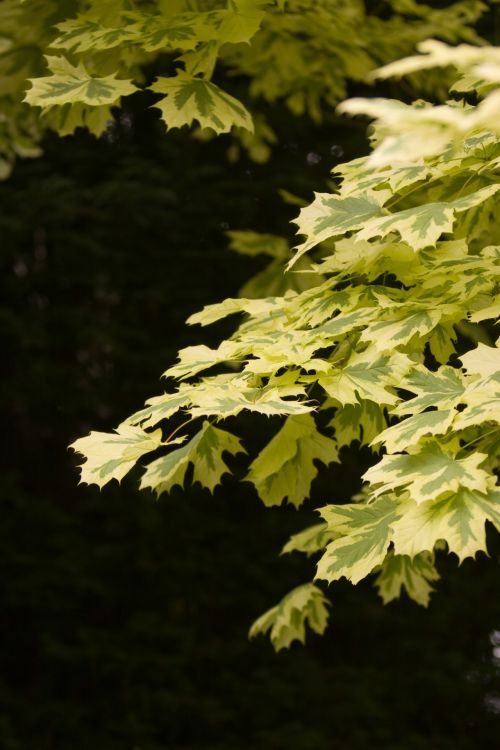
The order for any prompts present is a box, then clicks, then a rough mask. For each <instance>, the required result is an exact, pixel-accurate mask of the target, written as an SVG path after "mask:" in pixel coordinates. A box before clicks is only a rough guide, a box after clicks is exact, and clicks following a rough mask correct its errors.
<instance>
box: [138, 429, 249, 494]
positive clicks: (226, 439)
mask: <svg viewBox="0 0 500 750" xmlns="http://www.w3.org/2000/svg"><path fill="white" fill-rule="evenodd" d="M226 451H227V452H228V453H231V454H236V453H245V452H246V451H245V450H244V448H242V446H241V442H240V440H239V439H238V438H237V437H235V436H234V435H232V434H231V433H230V432H226V430H220V429H219V428H217V427H214V426H213V425H211V424H210V423H209V422H204V424H203V427H202V428H201V430H200V431H199V432H198V433H197V434H196V435H195V436H194V437H193V438H192V439H191V440H190V441H189V442H188V443H186V444H185V445H183V446H182V448H177V450H174V451H172V452H171V453H168V454H167V455H166V456H162V457H161V458H157V459H156V460H155V461H152V462H151V463H150V464H149V465H148V467H147V469H146V471H145V473H144V474H143V476H142V480H141V488H145V487H150V488H151V489H152V490H154V491H155V492H156V494H157V495H160V494H161V493H162V492H169V491H170V490H171V489H172V487H174V486H175V485H180V486H183V485H184V480H185V477H186V471H187V469H188V467H189V464H190V463H191V464H193V483H195V482H199V483H200V484H201V485H202V486H203V487H207V488H208V489H209V490H210V491H211V492H213V490H214V488H215V487H216V486H217V485H218V484H219V483H220V481H221V477H222V475H223V474H225V473H226V472H228V471H229V469H228V467H227V465H226V463H225V462H224V461H223V459H222V454H223V453H224V452H226Z"/></svg>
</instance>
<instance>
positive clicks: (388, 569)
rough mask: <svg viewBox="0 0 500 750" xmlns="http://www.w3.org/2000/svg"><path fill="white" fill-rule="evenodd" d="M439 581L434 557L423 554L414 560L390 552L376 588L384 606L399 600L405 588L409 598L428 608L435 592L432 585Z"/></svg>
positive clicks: (376, 581)
mask: <svg viewBox="0 0 500 750" xmlns="http://www.w3.org/2000/svg"><path fill="white" fill-rule="evenodd" d="M437 580H439V574H438V572H437V570H436V568H435V567H434V555H433V554H432V553H430V552H421V553H420V554H419V555H416V557H414V558H413V559H412V558H411V557H409V556H408V555H395V554H394V553H393V552H392V551H391V552H389V554H388V555H387V557H386V558H385V560H384V562H383V564H382V570H381V571H380V573H379V575H378V576H377V578H376V579H375V586H376V587H377V588H378V592H379V594H380V596H381V597H382V600H383V602H384V604H387V603H388V602H391V601H393V600H394V599H399V597H400V595H401V589H402V588H403V587H404V588H405V589H406V593H407V594H408V596H409V597H410V598H411V599H413V600H414V601H415V602H417V604H421V605H422V606H423V607H427V606H428V604H429V597H430V595H431V593H432V592H433V590H434V589H433V588H432V586H431V583H434V582H435V581H437Z"/></svg>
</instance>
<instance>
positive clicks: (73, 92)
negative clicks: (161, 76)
mask: <svg viewBox="0 0 500 750" xmlns="http://www.w3.org/2000/svg"><path fill="white" fill-rule="evenodd" d="M46 59H47V64H48V66H49V68H50V70H51V71H52V73H53V75H51V76H46V77H44V78H32V79H30V81H31V83H32V84H33V85H32V88H31V89H30V90H29V91H27V92H26V96H25V98H24V101H25V102H28V104H31V105H33V106H39V107H52V106H53V105H55V104H70V103H80V102H81V103H83V104H91V105H93V106H101V105H103V104H116V103H117V102H118V100H119V99H120V97H122V96H128V94H133V93H134V91H137V90H138V89H137V86H134V84H133V83H132V81H126V80H121V79H118V78H116V76H117V73H114V74H113V75H108V76H105V77H103V78H97V77H95V76H92V75H90V74H89V73H88V72H87V71H86V69H85V67H84V65H83V63H80V64H79V65H78V66H77V67H75V66H74V65H72V64H71V63H70V62H69V61H68V60H66V59H65V58H63V57H47V58H46Z"/></svg>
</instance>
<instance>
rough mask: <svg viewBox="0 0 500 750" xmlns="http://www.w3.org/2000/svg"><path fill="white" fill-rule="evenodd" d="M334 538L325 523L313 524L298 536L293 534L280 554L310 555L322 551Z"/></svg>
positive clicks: (333, 534)
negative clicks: (299, 553)
mask: <svg viewBox="0 0 500 750" xmlns="http://www.w3.org/2000/svg"><path fill="white" fill-rule="evenodd" d="M335 536H336V533H335V532H332V531H330V530H329V529H328V525H327V524H326V523H315V524H314V525H313V526H309V527H308V528H307V529H304V530H303V531H299V533H298V534H293V536H291V537H290V539H289V540H288V542H287V543H286V544H285V546H284V547H283V549H282V550H281V554H284V553H286V552H305V553H306V554H307V555H312V554H313V552H318V551H319V550H320V549H323V547H325V545H326V544H327V543H328V542H331V541H332V539H333V538H334V537H335Z"/></svg>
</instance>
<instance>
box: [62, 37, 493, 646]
mask: <svg viewBox="0 0 500 750" xmlns="http://www.w3.org/2000/svg"><path fill="white" fill-rule="evenodd" d="M446 49H448V48H444V47H442V46H440V47H435V46H434V47H433V46H432V45H431V46H430V47H428V48H426V50H430V53H429V52H426V54H431V55H432V54H434V53H435V54H438V52H439V54H441V53H442V55H443V57H442V59H443V60H444V59H446V60H451V62H452V64H456V66H457V67H458V68H459V71H460V73H461V74H462V76H465V75H467V71H469V72H470V71H471V70H472V71H473V73H474V75H475V76H479V75H483V76H484V78H482V79H481V80H482V81H483V83H484V85H482V84H481V86H479V90H478V92H477V94H478V97H479V104H477V105H476V106H472V105H470V104H466V103H464V102H461V103H458V104H457V103H452V104H446V105H440V106H437V107H436V106H434V107H433V106H431V105H429V106H421V105H418V106H416V107H406V106H394V104H393V103H391V102H388V103H385V104H384V103H380V102H371V103H368V104H367V105H366V108H365V110H363V111H366V113H367V114H370V113H371V114H376V116H377V117H378V118H379V119H378V121H377V122H376V123H375V129H374V132H375V136H374V150H373V154H375V157H372V156H369V157H365V158H361V159H356V160H355V161H353V162H350V163H348V164H346V165H343V166H341V167H340V169H339V170H338V173H339V174H340V179H339V181H338V190H337V193H335V194H332V195H330V194H319V195H317V196H316V198H315V200H314V202H313V203H312V204H311V206H309V207H307V208H305V209H303V210H302V212H301V214H300V217H299V219H298V225H299V232H300V233H301V234H303V235H305V236H306V240H305V242H304V243H303V244H302V245H301V246H300V248H299V250H298V252H297V253H296V254H295V256H294V259H293V260H292V262H291V265H293V263H294V262H295V261H296V260H297V259H298V258H299V259H300V262H305V261H306V258H307V257H308V258H310V259H311V268H312V270H313V271H314V272H315V273H317V274H319V275H318V280H317V283H314V284H312V285H311V286H309V287H308V288H302V289H300V290H299V289H297V288H295V289H290V290H289V291H288V292H287V293H286V294H284V295H283V296H269V297H266V298H264V299H252V298H244V299H239V300H234V299H231V300H226V301H225V302H222V303H219V304H217V305H210V306H208V307H207V308H205V309H204V310H202V311H201V312H200V313H197V314H196V315H194V316H192V318H191V319H190V321H189V322H190V323H191V324H202V325H207V324H210V323H212V322H214V321H216V320H219V319H220V318H223V317H226V316H230V315H239V316H240V323H239V325H238V326H237V327H236V330H235V332H234V334H233V335H232V336H231V337H230V338H229V339H227V340H226V341H223V342H222V343H221V344H220V346H219V347H217V348H216V349H209V348H208V347H206V346H197V347H189V348H188V349H185V350H183V351H181V352H180V356H179V362H178V363H177V364H176V365H174V366H173V367H171V368H170V369H169V370H167V373H166V375H167V377H169V378H171V379H172V378H174V379H177V380H178V381H179V383H178V385H177V388H176V390H175V391H174V392H171V393H168V394H164V395H163V396H158V397H156V398H154V399H152V400H150V401H149V402H148V404H147V405H146V407H145V408H144V409H143V410H141V411H140V412H138V413H136V414H135V415H133V417H132V418H130V420H128V421H127V423H126V424H127V425H130V427H131V428H133V429H135V430H137V432H135V433H134V435H135V436H136V437H135V438H134V439H135V440H136V442H137V445H135V444H134V447H133V448H131V449H130V451H131V452H129V453H127V452H126V451H125V452H124V449H123V446H121V444H120V445H119V444H118V443H117V444H116V445H115V443H114V442H113V441H115V442H116V436H111V437H109V436H108V438H106V437H104V436H99V437H98V438H96V437H93V438H92V439H91V438H90V437H89V438H83V439H82V441H78V442H77V444H76V445H75V447H76V448H77V449H78V450H82V451H83V452H85V451H87V453H88V456H89V458H88V462H87V463H88V466H87V464H84V471H85V467H86V466H87V471H88V474H87V476H88V477H89V479H90V480H93V481H97V483H99V484H100V485H101V484H103V483H104V481H105V480H106V479H111V478H113V476H116V477H117V478H118V479H119V478H121V476H122V475H123V473H124V470H125V469H126V467H129V466H130V465H131V463H133V461H132V462H131V460H130V457H131V456H133V457H135V458H139V457H140V456H142V455H143V454H146V453H147V452H149V451H154V450H156V449H157V447H158V445H165V443H163V442H162V441H161V437H158V433H152V432H150V430H151V428H153V427H155V426H156V425H157V424H158V423H160V422H163V420H167V422H168V420H169V419H171V418H172V417H173V416H174V414H176V412H178V411H179V410H180V411H185V412H186V413H187V414H188V415H189V419H188V422H187V423H186V428H185V433H186V435H189V436H191V439H190V441H189V442H187V443H185V444H183V445H182V447H179V448H175V449H170V447H169V445H168V442H167V446H166V447H167V449H168V450H169V452H168V453H167V454H166V455H165V456H161V457H160V458H156V459H155V460H154V461H153V462H152V463H150V464H149V466H148V468H147V469H146V473H145V475H144V478H143V486H148V487H151V488H153V489H155V490H156V491H158V492H162V491H168V490H169V489H170V488H171V487H172V486H173V485H174V484H181V483H183V482H184V480H185V477H186V476H187V471H188V468H189V467H190V465H192V472H193V480H194V481H200V482H202V483H204V484H205V486H207V487H209V488H213V486H215V484H216V483H217V482H218V481H219V480H220V476H221V475H222V474H223V473H224V472H225V471H226V465H225V463H224V461H223V459H222V453H223V451H224V450H226V451H228V452H229V453H236V452H237V451H238V450H240V449H241V446H240V443H239V440H238V438H236V436H235V435H233V434H232V433H227V432H226V431H225V430H220V429H219V428H218V427H215V426H214V424H215V422H219V421H221V420H223V419H225V418H227V417H234V416H236V415H237V414H239V413H240V412H241V411H243V410H247V411H253V412H256V413H258V414H259V413H260V414H261V415H265V416H270V415H272V416H274V417H281V418H282V424H281V426H280V428H279V429H278V430H277V431H276V432H275V433H274V437H272V438H271V439H270V441H269V442H268V443H267V445H266V446H265V447H264V448H263V449H262V451H261V452H260V453H259V455H258V456H257V457H255V458H253V460H252V461H251V463H250V466H249V471H248V473H247V474H246V475H245V476H244V479H245V480H246V481H250V482H252V483H253V484H254V486H255V488H256V490H257V492H258V493H259V495H260V497H261V498H262V500H263V501H264V502H265V503H266V504H267V505H276V504H280V503H283V502H285V501H288V502H289V503H292V504H295V505H299V504H300V503H302V502H303V500H304V499H306V498H307V497H308V496H309V495H310V494H311V484H312V481H313V480H314V478H315V476H316V474H317V471H318V468H319V467H318V464H319V463H321V464H324V465H325V466H330V465H331V464H335V463H336V462H337V461H338V457H339V452H338V451H339V449H341V448H343V447H344V446H348V445H351V444H352V443H354V442H358V443H359V444H360V445H371V447H372V448H373V449H374V464H373V465H372V466H371V468H369V470H368V471H367V472H366V473H365V475H364V480H365V484H364V488H363V491H362V493H361V494H360V496H358V497H355V498H353V500H352V501H349V498H336V500H341V501H347V502H345V503H344V504H330V505H326V506H324V507H322V508H321V509H320V513H321V516H322V519H323V520H322V522H321V523H318V524H315V525H314V526H313V527H310V528H308V529H306V530H304V531H299V532H298V533H297V534H295V535H294V536H293V537H292V538H291V539H290V541H289V542H288V543H287V544H285V547H284V551H287V552H292V551H302V552H304V553H306V554H318V553H319V555H320V557H319V560H318V563H317V574H316V577H317V578H319V579H322V580H326V581H327V582H334V581H337V580H339V579H340V578H346V579H348V580H350V581H351V582H352V583H354V584H355V583H357V582H359V581H360V580H362V579H363V578H365V577H366V576H368V575H371V574H377V576H378V577H377V579H376V586H377V587H378V589H379V591H380V594H381V596H382V598H383V600H384V601H391V600H392V599H394V598H397V597H398V596H399V595H400V592H401V591H402V590H403V589H405V590H406V592H407V594H408V595H409V596H411V597H412V598H414V599H415V601H417V602H419V603H420V604H423V605H427V603H428V600H429V596H430V593H431V591H432V586H433V584H434V583H435V582H436V581H437V580H438V573H437V570H436V568H435V561H436V560H435V556H436V559H437V560H438V554H439V553H438V552H437V549H438V548H439V549H442V548H445V549H447V550H448V551H449V552H452V553H453V554H455V555H456V556H457V557H458V558H459V560H460V561H461V560H463V559H465V558H467V557H475V556H476V555H477V554H478V553H479V552H481V551H483V552H485V551H486V524H487V523H490V524H492V525H493V526H495V527H496V528H500V491H499V490H498V488H497V474H498V470H499V468H500V428H499V422H500V368H499V364H500V354H499V352H500V348H498V347H497V346H496V345H495V343H494V337H495V333H494V327H493V325H492V323H494V322H495V320H496V316H497V314H498V290H499V286H500V274H499V261H500V247H499V244H498V229H497V222H498V216H499V203H498V201H499V199H498V190H499V185H500V180H499V177H498V166H499V164H500V153H499V150H498V146H497V144H496V135H495V133H496V130H495V128H492V130H487V129H485V128H486V126H487V123H488V119H487V117H486V115H485V113H487V111H490V110H488V109H487V108H488V107H490V108H491V107H492V106H493V105H494V104H495V101H497V100H496V99H495V96H496V95H497V94H498V91H497V89H496V88H495V86H496V85H497V83H496V77H495V76H496V75H497V73H496V72H495V71H496V67H495V66H496V65H497V56H498V55H497V51H495V50H488V48H481V50H480V51H478V50H476V51H474V52H472V51H471V50H475V49H476V48H472V47H471V48H470V49H469V48H467V50H466V51H465V52H464V57H463V59H461V60H460V61H457V59H456V54H455V53H454V52H453V51H450V53H449V54H450V57H449V58H448V57H446V55H447V54H448V53H447V52H446ZM436 50H437V52H436ZM424 51H425V50H424ZM454 55H455V56H454ZM468 55H469V57H470V61H469V63H470V64H469V67H467V65H468V63H467V60H466V58H467V56H468ZM425 59H427V58H425ZM440 59H441V58H440ZM467 59H468V58H467ZM464 61H465V62H464ZM471 61H472V62H471ZM488 61H489V62H488ZM426 64H427V63H426V62H424V63H423V66H424V67H425V66H426ZM443 64H444V63H443ZM416 65H417V62H415V61H410V62H409V63H407V66H410V68H411V69H412V70H413V69H414V68H415V66H416ZM471 66H472V67H471ZM415 69H416V68H415ZM394 70H395V69H394ZM399 70H400V72H405V71H406V70H409V68H408V67H407V68H405V67H404V65H403V68H401V69H399ZM460 85H463V84H460ZM363 106H364V105H362V104H361V103H359V102H357V103H356V104H355V105H353V107H352V109H351V111H352V112H354V110H356V112H358V111H361V110H362V107H363ZM410 110H411V112H410ZM498 111H500V110H498ZM498 111H497V115H498ZM478 113H479V114H478ZM488 116H489V117H490V116H491V111H490V115H488ZM464 117H466V118H467V119H466V120H464V119H463V118H464ZM400 123H402V126H401V129H400V130H398V128H399V124H400ZM412 123H413V124H412ZM464 123H467V124H466V125H465V124H464ZM438 127H439V134H440V135H439V138H437V136H436V132H437V130H436V128H438ZM426 128H427V129H428V132H429V139H428V143H427V145H426V148H425V149H422V150H420V151H415V150H410V149H409V146H408V144H409V143H410V139H411V137H414V139H416V140H414V142H417V141H418V139H422V138H423V139H425V133H426ZM400 131H401V132H400ZM459 131H460V133H461V134H462V136H461V137H460V138H458V137H457V133H458V132H459ZM412 134H413V135H412ZM391 154H392V157H391ZM240 239H241V238H240ZM247 239H248V238H247ZM253 240H254V242H255V238H253ZM273 243H274V245H273V247H274V246H276V240H273ZM249 247H250V249H249V252H252V247H253V245H252V244H251V243H250V246H249ZM279 247H280V252H281V251H282V249H283V245H279ZM316 248H318V250H319V251H316ZM306 253H308V255H307V256H306ZM241 316H242V317H241ZM459 338H460V347H461V348H460V352H461V353H460V352H459V350H458V347H457V344H458V341H459ZM318 411H319V412H326V415H325V414H322V415H320V418H319V419H318V418H317V417H316V416H315V414H314V412H318ZM197 417H204V418H208V420H209V421H205V422H204V424H203V427H202V428H201V431H199V432H198V433H195V434H194V436H193V428H192V427H191V424H192V422H193V420H194V419H195V418H197ZM323 417H325V418H324V419H323ZM320 424H326V425H327V426H326V427H325V428H324V429H323V428H321V429H318V425H320ZM141 425H142V427H140V426H141ZM121 429H128V428H126V426H125V427H122V428H121ZM325 433H328V434H325ZM141 435H142V436H141ZM153 435H156V437H155V438H153ZM85 440H87V441H89V442H88V443H85V442H83V441H85ZM99 440H101V441H102V444H103V462H102V463H99V461H98V460H97V458H96V456H97V450H96V446H97V445H98V442H99ZM148 440H152V441H153V442H152V443H151V444H150V445H149V447H147V445H148V444H147V441H148ZM155 441H156V442H155ZM105 446H106V447H105ZM111 446H112V447H111ZM106 451H108V453H106ZM380 452H382V455H376V454H377V453H380ZM340 455H342V454H340ZM110 461H111V464H110ZM113 461H119V462H123V466H122V465H121V464H120V466H119V468H116V467H117V466H118V464H116V465H115V464H113ZM110 466H112V468H110ZM189 471H191V469H190V468H189ZM331 471H332V473H334V472H335V469H334V468H333V469H331ZM334 476H335V475H334ZM93 478H94V479H93ZM332 484H333V483H332ZM326 614H327V611H326V607H325V603H324V598H323V594H322V593H321V591H320V590H319V589H317V588H315V587H314V586H313V584H308V585H307V586H305V587H300V588H299V589H296V590H295V591H294V592H292V594H290V595H289V596H288V597H285V599H284V600H283V601H282V602H281V603H280V604H279V605H277V607H274V608H273V609H271V610H270V611H269V612H267V613H266V614H265V615H263V616H262V618H260V619H259V620H258V621H257V623H256V624H255V626H254V629H253V633H256V632H264V631H267V630H270V631H271V639H272V641H273V643H274V645H275V646H276V647H277V648H283V647H287V646H288V645H290V643H291V642H292V641H293V640H294V639H299V640H303V638H304V633H305V630H304V623H305V621H306V619H309V622H310V624H311V626H312V627H313V628H314V629H316V630H317V631H318V632H322V631H323V629H324V627H325V624H326Z"/></svg>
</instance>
